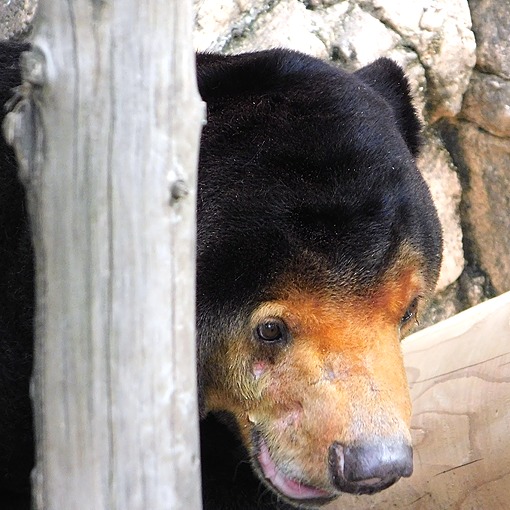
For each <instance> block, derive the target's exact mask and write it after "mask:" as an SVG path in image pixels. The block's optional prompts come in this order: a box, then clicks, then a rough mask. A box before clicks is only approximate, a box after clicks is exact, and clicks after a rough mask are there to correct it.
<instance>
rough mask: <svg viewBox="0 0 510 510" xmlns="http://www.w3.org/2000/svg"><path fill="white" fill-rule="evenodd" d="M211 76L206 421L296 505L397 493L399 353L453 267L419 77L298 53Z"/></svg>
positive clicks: (406, 410)
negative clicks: (225, 427)
mask: <svg viewBox="0 0 510 510" xmlns="http://www.w3.org/2000/svg"><path fill="white" fill-rule="evenodd" d="M198 78H199V89H200V92H201V94H202V97H203V99H204V100H205V101H206V102H207V112H208V121H207V125H206V126H205V128H204V131H203V136H202V146H201V152H200V166H199V193H198V276H197V325H198V333H199V337H198V359H199V386H200V391H201V394H200V400H201V411H202V415H205V414H206V413H208V412H210V411H212V412H227V413H229V415H231V416H232V417H233V418H234V420H235V423H236V424H237V428H238V430H239V433H240V435H241V438H242V441H243V443H244V446H245V447H246V450H247V452H248V454H249V457H250V461H251V464H252V466H253V469H254V470H255V472H256V473H258V475H259V477H260V479H261V480H262V481H263V482H264V483H265V484H266V485H267V486H269V487H270V488H271V489H272V490H273V491H275V492H276V493H277V494H279V495H280V496H282V497H283V498H284V499H286V500H287V501H289V502H291V503H293V504H299V505H303V506H307V505H317V504H320V503H324V502H327V501H330V500H331V499H332V498H335V497H336V496H338V495H339V494H340V493H341V492H351V493H357V494H362V493H374V492H377V491H379V490H382V489H384V488H386V487H388V486H390V485H391V484H393V483H394V482H395V481H396V480H398V479H399V478H400V477H402V476H409V475H410V474H411V472H412V447H411V438H410V432H409V426H410V417H411V403H410V399H409V392H408V387H407V381H406V375H405V370H404V365H403V361H402V355H401V351H400V345H399V343H400V340H401V339H402V337H403V336H404V335H405V334H406V333H407V332H408V330H409V329H410V328H411V326H412V324H413V323H414V322H415V320H416V316H417V314H418V313H419V310H420V308H421V307H422V306H423V303H424V301H425V300H426V298H427V296H429V295H430V294H431V292H432V291H433V289H434V286H435V283H436V280H437V276H438V271H439V266H440V261H441V233H440V225H439V222H438V218H437V214H436V211H435V209H434V205H433V203H432V199H431V196H430V193H429V190H428V188H427V186H426V184H425V182H424V180H423V178H422V176H421V175H420V173H419V171H418V170H417V168H416V165H415V157H416V155H417V152H418V149H419V140H420V135H419V131H420V126H419V122H418V120H417V118H416V115H415V111H414V109H413V106H412V104H411V101H410V96H409V90H408V84H407V81H406V79H405V77H404V75H403V73H402V71H401V69H400V68H399V67H398V66H397V65H396V64H394V63H393V62H391V61H389V60H387V59H380V60H378V61H376V62H375V63H373V64H372V65H370V66H367V67H365V68H363V69H361V70H360V71H358V72H356V73H354V74H347V73H345V72H343V71H341V70H340V69H337V68H334V67H332V66H330V65H328V64H326V63H323V62H321V61H319V60H317V59H314V58H312V57H308V56H304V55H301V54H298V53H295V52H291V51H285V50H271V51H266V52H259V53H253V54H245V55H238V56H230V57H225V56H218V55H199V56H198Z"/></svg>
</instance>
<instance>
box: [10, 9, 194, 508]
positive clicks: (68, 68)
mask: <svg viewBox="0 0 510 510" xmlns="http://www.w3.org/2000/svg"><path fill="white" fill-rule="evenodd" d="M191 7H192V6H191V0H189V1H185V0H178V1H177V0H173V1H172V0H169V1H163V2H162V1H158V0H145V1H143V2H141V1H140V0H122V1H118V0H117V1H114V0H95V1H91V0H72V1H70V0H40V2H39V12H38V15H37V18H36V20H35V29H34V35H33V44H34V50H33V51H32V53H31V54H30V55H28V56H27V58H25V60H24V78H25V80H26V85H25V88H24V90H23V91H22V94H23V95H24V96H25V99H24V100H23V101H21V102H20V103H18V105H17V106H16V108H15V111H14V112H13V113H12V114H11V117H10V121H8V122H9V130H10V137H11V139H12V140H13V141H14V143H15V145H16V146H17V150H18V154H19V156H20V157H21V161H22V168H21V174H22V177H23V180H24V181H25V183H26V184H27V187H28V192H29V193H28V194H29V206H30V212H31V218H32V221H33V230H34V242H35V251H36V255H37V264H36V267H37V302H38V304H37V333H36V337H37V338H36V349H35V354H36V361H35V377H34V384H33V394H34V402H35V420H36V435H37V465H36V468H35V472H34V477H33V481H34V489H35V494H36V497H35V508H37V509H39V510H43V509H44V510H64V509H66V510H79V509H83V510H135V509H136V510H163V509H165V510H168V509H169V508H179V509H180V508H183V509H184V508H186V509H198V508H199V507H200V506H201V503H200V475H199V448H198V418H197V404H196V375H195V322H194V308H195V291H194V280H195V197H196V193H195V190H196V170H195V169H196V166H197V157H198V146H199V132H200V124H201V122H202V118H203V107H202V103H201V101H200V99H199V96H198V92H197V87H196V81H195V70H194V55H193V52H192V43H191V34H192V11H191ZM34 123H35V129H34Z"/></svg>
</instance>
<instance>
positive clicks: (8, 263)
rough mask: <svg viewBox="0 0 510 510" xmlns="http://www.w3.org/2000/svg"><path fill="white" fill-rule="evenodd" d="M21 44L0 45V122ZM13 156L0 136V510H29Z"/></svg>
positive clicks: (22, 264) (23, 260)
mask: <svg viewBox="0 0 510 510" xmlns="http://www.w3.org/2000/svg"><path fill="white" fill-rule="evenodd" d="M25 49H27V46H26V45H23V44H14V43H13V44H2V45H1V46H0V109H1V115H0V122H1V121H2V120H3V117H4V113H5V112H4V105H5V103H6V102H7V101H8V99H10V98H11V97H12V89H13V88H14V87H15V86H17V85H19V83H20V81H21V76H20V69H19V64H18V62H19V54H20V52H21V51H23V50H25ZM24 197H25V194H24V190H23V187H22V186H21V184H20V183H19V182H18V179H17V169H16V159H15V156H14V153H13V151H12V150H11V148H10V147H9V146H8V145H7V143H6V142H5V140H4V137H3V136H0V508H3V509H6V510H17V509H24V508H29V502H30V495H29V475H30V469H31V467H32V463H33V441H32V412H31V406H30V399H29V395H28V387H29V378H30V374H31V371H32V341H33V340H32V338H33V334H32V315H33V313H32V310H33V263H32V246H31V242H30V233H29V230H28V225H27V217H26V211H25V200H24Z"/></svg>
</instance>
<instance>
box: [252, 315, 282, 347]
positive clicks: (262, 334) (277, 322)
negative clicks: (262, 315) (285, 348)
mask: <svg viewBox="0 0 510 510" xmlns="http://www.w3.org/2000/svg"><path fill="white" fill-rule="evenodd" d="M255 332H256V336H257V338H258V339H259V340H263V341H264V342H284V341H285V340H287V337H288V330H287V326H286V325H285V323H284V322H283V321H282V320H281V319H265V320H263V321H262V322H260V323H259V325H258V326H257V328H256V330H255Z"/></svg>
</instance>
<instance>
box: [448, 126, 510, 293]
mask: <svg viewBox="0 0 510 510" xmlns="http://www.w3.org/2000/svg"><path fill="white" fill-rule="evenodd" d="M458 145H459V149H460V151H461V152H462V157H463V160H464V164H465V165H466V167H467V168H466V170H467V174H468V182H467V184H466V188H467V189H466V191H465V195H466V198H465V211H466V220H467V222H468V224H469V235H470V237H471V239H470V241H471V243H472V245H473V247H474V248H473V249H474V250H475V252H476V253H475V256H476V257H477V258H478V260H479V262H480V265H481V267H482V268H483V269H484V270H485V271H486V273H487V274H488V275H489V277H490V279H491V282H492V285H493V286H494V288H495V289H496V291H497V292H505V291H508V290H510V214H509V212H510V172H509V169H510V143H509V141H508V139H505V138H499V137H496V136H493V135H490V134H488V133H486V132H483V131H481V130H479V129H478V128H477V127H476V126H474V125H472V124H470V123H467V122H464V123H462V124H461V125H460V127H459V129H458Z"/></svg>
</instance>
